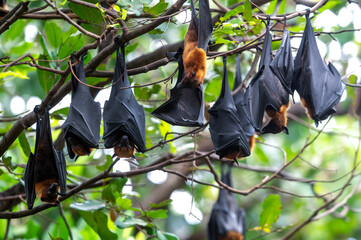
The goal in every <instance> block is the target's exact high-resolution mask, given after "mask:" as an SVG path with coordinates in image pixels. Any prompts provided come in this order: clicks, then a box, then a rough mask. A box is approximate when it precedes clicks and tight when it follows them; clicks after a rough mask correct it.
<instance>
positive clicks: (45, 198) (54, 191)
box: [35, 179, 60, 204]
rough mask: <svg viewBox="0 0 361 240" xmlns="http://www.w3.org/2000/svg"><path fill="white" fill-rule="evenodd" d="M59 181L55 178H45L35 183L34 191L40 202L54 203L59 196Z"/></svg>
mask: <svg viewBox="0 0 361 240" xmlns="http://www.w3.org/2000/svg"><path fill="white" fill-rule="evenodd" d="M59 189H60V186H59V183H57V182H55V180H51V179H50V180H46V181H43V182H40V183H37V184H36V185H35V190H36V193H37V194H38V196H39V198H40V200H41V201H42V202H47V203H52V204H55V203H56V202H57V201H58V196H59Z"/></svg>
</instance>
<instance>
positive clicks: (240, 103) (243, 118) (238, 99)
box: [233, 54, 255, 137]
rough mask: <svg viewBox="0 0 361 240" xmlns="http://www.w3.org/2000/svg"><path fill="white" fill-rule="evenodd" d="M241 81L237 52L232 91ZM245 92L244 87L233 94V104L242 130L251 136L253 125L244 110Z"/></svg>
mask: <svg viewBox="0 0 361 240" xmlns="http://www.w3.org/2000/svg"><path fill="white" fill-rule="evenodd" d="M241 82H242V75H241V61H240V55H239V54H237V56H236V76H235V79H234V84H233V91H234V90H236V89H237V88H238V87H239V85H240V84H241ZM245 95H246V92H245V90H244V89H240V90H239V91H238V92H237V93H236V94H234V95H233V100H234V104H235V105H236V108H237V112H238V118H239V121H240V123H241V127H242V130H243V132H244V134H245V135H246V136H247V137H252V136H253V135H254V132H255V131H254V127H253V126H252V124H251V122H250V121H249V119H248V118H247V115H249V113H248V114H247V113H246V112H247V111H248V109H247V107H246V101H245Z"/></svg>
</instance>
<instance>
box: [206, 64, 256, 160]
mask: <svg viewBox="0 0 361 240" xmlns="http://www.w3.org/2000/svg"><path fill="white" fill-rule="evenodd" d="M208 113H209V131H210V133H211V138H212V142H213V145H214V148H215V150H216V154H218V155H219V158H220V159H222V158H223V157H224V158H227V159H234V160H236V158H237V156H238V155H242V156H249V155H250V154H251V152H250V148H249V144H248V140H247V137H246V136H245V134H244V132H243V130H242V127H241V122H240V120H239V117H238V112H237V108H236V106H235V103H234V100H233V97H232V94H231V90H230V88H229V84H228V77H227V59H226V58H223V79H222V89H221V94H220V96H219V98H218V99H217V101H216V102H215V104H214V105H213V106H212V107H211V108H210V109H209V110H208Z"/></svg>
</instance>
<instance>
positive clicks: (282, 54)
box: [270, 18, 294, 95]
mask: <svg viewBox="0 0 361 240" xmlns="http://www.w3.org/2000/svg"><path fill="white" fill-rule="evenodd" d="M284 26H286V18H285V22H284ZM270 67H271V69H272V71H273V73H274V74H275V75H276V76H277V78H278V79H279V80H280V81H281V83H282V85H283V87H284V88H285V89H286V90H287V92H288V94H290V95H292V94H293V92H292V90H291V83H292V75H293V69H294V63H293V56H292V49H291V42H290V32H289V31H288V30H286V29H285V27H284V28H283V36H282V41H281V45H280V47H279V49H278V50H277V52H276V55H275V57H274V58H273V60H272V62H271V64H270Z"/></svg>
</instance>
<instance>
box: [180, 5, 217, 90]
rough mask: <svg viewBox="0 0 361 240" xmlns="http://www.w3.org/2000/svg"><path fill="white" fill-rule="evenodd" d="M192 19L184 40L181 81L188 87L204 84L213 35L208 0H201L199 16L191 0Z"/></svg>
mask: <svg viewBox="0 0 361 240" xmlns="http://www.w3.org/2000/svg"><path fill="white" fill-rule="evenodd" d="M191 7H192V20H191V22H190V23H189V27H188V31H187V33H186V35H185V40H184V52H183V64H184V72H185V73H184V74H185V76H184V78H183V79H182V81H181V82H180V83H179V84H180V85H181V86H184V87H188V88H197V87H198V86H199V85H201V84H203V79H204V77H205V76H206V72H207V57H206V51H207V46H208V42H209V39H210V38H211V35H212V30H213V26H212V17H211V12H210V9H209V2H208V0H199V18H198V17H197V14H196V10H195V7H194V3H193V0H191Z"/></svg>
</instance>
